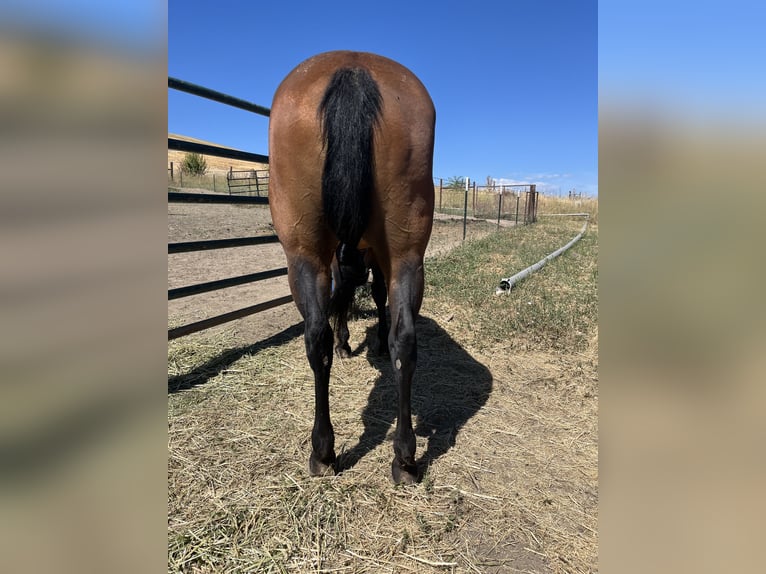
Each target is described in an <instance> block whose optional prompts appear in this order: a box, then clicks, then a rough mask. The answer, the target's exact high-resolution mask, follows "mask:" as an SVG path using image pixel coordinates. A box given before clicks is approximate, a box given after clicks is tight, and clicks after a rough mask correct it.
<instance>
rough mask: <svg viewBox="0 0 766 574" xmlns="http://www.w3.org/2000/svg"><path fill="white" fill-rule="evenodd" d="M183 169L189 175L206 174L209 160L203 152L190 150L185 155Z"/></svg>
mask: <svg viewBox="0 0 766 574" xmlns="http://www.w3.org/2000/svg"><path fill="white" fill-rule="evenodd" d="M181 169H182V170H183V171H184V173H188V174H189V175H205V173H207V161H206V160H205V156H203V155H202V154H198V153H194V152H190V153H187V154H186V155H185V156H184V160H183V162H182V163H181Z"/></svg>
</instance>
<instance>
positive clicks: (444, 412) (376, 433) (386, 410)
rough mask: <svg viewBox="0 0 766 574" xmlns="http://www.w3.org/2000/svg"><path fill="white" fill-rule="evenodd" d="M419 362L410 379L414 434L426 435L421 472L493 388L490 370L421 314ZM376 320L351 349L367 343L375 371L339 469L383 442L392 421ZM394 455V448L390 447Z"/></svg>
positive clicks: (393, 404) (392, 397)
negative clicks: (354, 438) (354, 440)
mask: <svg viewBox="0 0 766 574" xmlns="http://www.w3.org/2000/svg"><path fill="white" fill-rule="evenodd" d="M416 330H417V337H418V364H417V369H416V371H415V378H414V381H413V385H412V413H413V424H414V427H415V434H416V435H417V436H420V437H425V438H426V439H427V445H428V446H427V448H426V450H425V452H421V453H419V454H420V457H419V459H418V461H417V462H418V470H419V474H420V476H421V477H422V475H423V473H424V472H425V471H426V470H427V469H428V467H429V466H430V465H431V463H432V462H433V461H435V460H436V459H438V458H439V457H440V456H442V455H443V454H444V453H446V452H447V451H448V450H449V449H450V448H452V447H453V446H454V445H455V438H456V437H457V435H458V433H459V432H460V430H461V429H462V428H463V426H464V425H465V424H466V422H467V421H468V420H470V419H471V417H473V416H474V415H475V414H476V413H477V412H478V411H479V409H480V408H481V407H482V406H483V405H484V404H485V403H486V402H487V399H488V398H489V395H490V393H491V392H492V375H491V373H490V371H489V369H487V368H486V367H485V366H484V365H482V364H481V363H479V362H478V361H476V360H475V359H474V358H473V357H471V355H469V354H468V353H467V352H466V351H465V350H464V349H463V348H462V347H461V346H460V345H459V344H458V343H457V342H456V341H455V340H454V339H452V337H450V335H449V334H448V333H447V332H446V331H445V330H444V329H442V328H441V327H440V326H439V325H438V324H437V323H436V321H434V320H433V319H430V318H428V317H422V316H421V317H419V318H418V320H417V322H416ZM376 333H377V324H374V325H372V326H370V327H369V328H368V330H367V337H366V339H365V342H364V343H362V345H361V346H360V348H359V349H357V350H356V352H355V353H354V354H360V353H361V351H362V350H363V349H365V348H366V350H367V355H366V358H367V360H368V361H369V363H370V364H371V365H372V366H374V367H375V368H376V369H377V370H378V371H379V372H380V375H379V376H378V378H377V380H376V381H375V384H374V386H373V388H372V390H371V391H370V395H369V397H368V398H367V406H366V407H365V409H364V411H363V413H362V421H363V424H364V431H363V432H362V435H361V436H360V437H359V443H358V444H357V445H356V446H354V447H353V448H351V449H350V450H347V451H345V452H343V453H341V455H340V456H339V460H338V467H339V470H340V471H343V470H347V469H349V468H352V467H353V466H354V465H355V464H356V463H357V462H359V460H361V459H362V458H363V457H364V456H365V455H367V454H368V453H370V452H371V451H372V450H373V449H375V448H376V447H377V446H378V445H380V444H382V443H383V442H384V441H385V440H386V437H387V435H388V432H389V430H390V429H391V425H392V424H393V423H394V422H395V421H396V417H397V405H398V392H399V391H398V389H397V388H396V385H395V384H394V377H393V368H392V366H391V361H390V359H389V357H387V356H380V355H377V354H375V353H374V352H373V351H372V349H375V348H377V344H376V339H377V335H376ZM392 456H393V452H392Z"/></svg>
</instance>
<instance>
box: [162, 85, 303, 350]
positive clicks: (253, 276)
mask: <svg viewBox="0 0 766 574" xmlns="http://www.w3.org/2000/svg"><path fill="white" fill-rule="evenodd" d="M168 88H170V89H175V90H180V91H183V92H187V93H190V94H194V95H196V96H200V97H203V98H207V99H209V100H213V101H216V102H220V103H223V104H226V105H229V106H234V107H237V108H241V109H244V110H247V111H250V112H253V113H256V114H260V115H264V116H268V115H269V113H270V110H269V109H268V108H264V107H263V106H259V105H257V104H253V103H251V102H247V101H245V100H241V99H239V98H234V97H232V96H229V95H227V94H223V93H221V92H216V91H215V90H210V89H208V88H204V87H202V86H197V85H195V84H192V83H189V82H184V81H182V80H178V79H177V78H171V77H168ZM168 149H171V150H177V151H184V152H195V153H201V154H204V155H210V156H215V157H224V158H228V159H236V160H242V161H250V162H256V163H268V161H269V157H268V156H267V155H262V154H256V153H250V152H246V151H241V150H235V149H232V148H225V147H220V146H212V145H208V144H202V143H197V142H190V141H184V140H179V139H176V138H170V137H169V138H168ZM168 172H169V174H170V176H171V179H172V176H173V167H172V163H171V166H170V167H169V168H168ZM168 202H169V203H210V204H240V205H241V204H252V205H265V204H267V203H268V202H269V199H268V197H253V196H246V195H233V194H230V195H221V194H215V193H189V192H179V191H168ZM277 241H279V239H278V238H277V236H276V235H265V236H260V237H233V238H229V239H214V240H200V241H186V242H180V243H169V244H168V253H169V254H171V253H188V252H192V251H205V250H210V249H224V248H230V247H242V246H245V245H263V244H267V243H275V242H277ZM284 275H287V268H280V269H270V270H267V271H259V272H256V273H249V274H246V275H240V276H238V277H229V278H227V279H220V280H217V281H208V282H205V283H198V284H195V285H188V286H186V287H179V288H176V289H170V290H168V300H173V299H179V298H181V297H189V296H191V295H197V294H200V293H208V292H210V291H216V290H218V289H225V288H227V287H233V286H237V285H244V284H247V283H252V282H255V281H263V280H265V279H270V278H274V277H281V276H284ZM292 300H293V298H292V296H291V295H285V296H283V297H278V298H276V299H272V300H271V301H264V302H263V303H258V304H256V305H251V306H249V307H244V308H242V309H237V310H236V311H230V312H228V313H223V314H221V315H216V316H214V317H209V318H207V319H203V320H201V321H196V322H194V323H189V324H187V325H181V326H179V327H174V328H172V329H168V340H172V339H176V338H178V337H183V336H185V335H189V334H191V333H196V332H197V331H202V330H204V329H209V328H211V327H215V326H217V325H222V324H224V323H228V322H229V321H234V320H235V319H241V318H242V317H247V316H248V315H253V314H255V313H260V312H262V311H266V310H267V309H272V308H274V307H278V306H279V305H284V304H286V303H290V302H291V301H292Z"/></svg>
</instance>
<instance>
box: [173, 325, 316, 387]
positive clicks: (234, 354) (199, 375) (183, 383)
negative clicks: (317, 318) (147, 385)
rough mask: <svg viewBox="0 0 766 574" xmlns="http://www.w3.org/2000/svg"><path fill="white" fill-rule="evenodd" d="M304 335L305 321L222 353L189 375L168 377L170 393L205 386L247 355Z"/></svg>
mask: <svg viewBox="0 0 766 574" xmlns="http://www.w3.org/2000/svg"><path fill="white" fill-rule="evenodd" d="M302 335H303V321H301V322H300V323H297V324H295V325H292V326H290V327H288V328H287V329H284V330H282V331H280V332H279V333H276V334H274V335H272V336H271V337H267V338H266V339H263V340H262V341H258V342H257V343H253V344H252V345H246V346H244V347H237V348H236V349H230V350H228V351H226V352H225V353H221V354H220V355H218V356H216V357H213V358H212V359H210V360H209V361H206V362H204V363H202V364H201V365H200V366H198V367H195V368H194V369H192V370H191V371H189V372H188V373H184V374H182V375H176V376H174V377H168V393H169V394H171V393H176V392H178V391H185V390H188V389H191V388H194V387H196V386H198V385H204V384H205V383H207V382H208V381H209V380H210V379H212V378H214V377H215V376H216V375H218V374H219V373H220V372H221V371H225V370H226V369H228V368H229V367H230V366H231V365H232V364H233V363H235V362H236V361H238V360H239V359H241V358H242V357H244V356H245V355H254V354H256V353H258V352H259V351H262V350H264V349H268V348H269V347H277V346H279V345H284V344H285V343H287V342H289V341H291V340H293V339H295V338H296V337H300V336H302Z"/></svg>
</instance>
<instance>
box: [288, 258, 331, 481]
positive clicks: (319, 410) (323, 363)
mask: <svg viewBox="0 0 766 574" xmlns="http://www.w3.org/2000/svg"><path fill="white" fill-rule="evenodd" d="M288 268H289V279H290V289H291V291H292V293H293V298H294V299H295V302H296V304H297V306H298V310H299V311H300V312H301V315H303V319H304V321H305V332H304V339H305V342H306V357H307V358H308V361H309V365H311V370H312V371H313V372H314V428H313V429H312V431H311V456H310V457H309V472H310V473H311V474H312V475H313V476H318V475H322V474H325V473H327V471H328V470H334V466H335V434H334V432H333V428H332V423H331V422H330V399H329V386H330V369H331V368H332V346H333V334H332V329H331V328H330V322H329V320H328V315H327V301H328V299H329V296H330V285H329V283H330V279H329V275H330V274H329V270H328V269H327V268H324V269H322V268H319V267H318V266H317V265H316V264H313V265H312V263H311V262H309V261H307V260H302V259H301V260H297V259H296V260H292V261H290V262H289V266H288Z"/></svg>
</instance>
